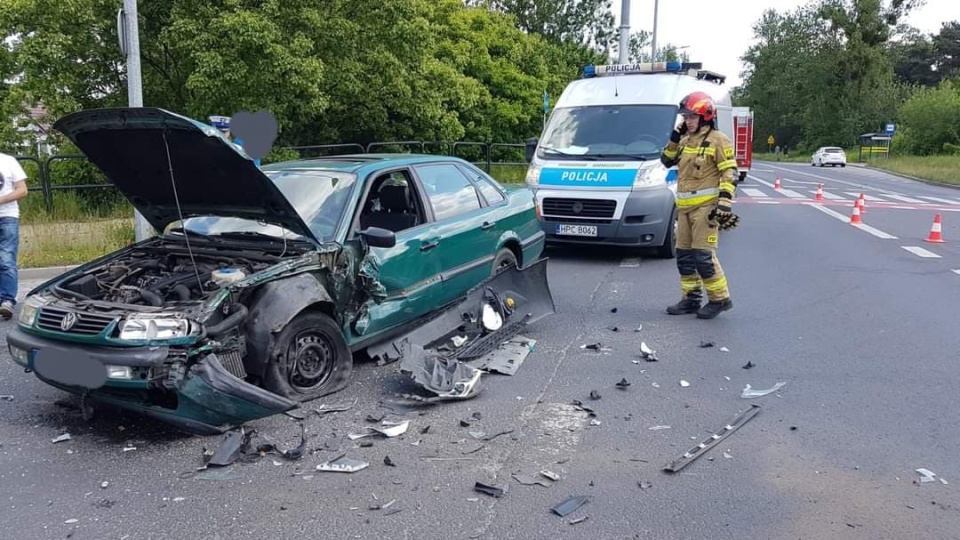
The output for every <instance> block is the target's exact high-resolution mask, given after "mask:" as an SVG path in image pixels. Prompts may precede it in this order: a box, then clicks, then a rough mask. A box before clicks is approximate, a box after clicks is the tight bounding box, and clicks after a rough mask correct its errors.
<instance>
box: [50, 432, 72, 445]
mask: <svg viewBox="0 0 960 540" xmlns="http://www.w3.org/2000/svg"><path fill="white" fill-rule="evenodd" d="M69 440H70V434H69V433H64V434H63V435H60V436H59V437H57V438H55V439H51V441H50V442H52V443H54V444H56V443H58V442H64V441H69Z"/></svg>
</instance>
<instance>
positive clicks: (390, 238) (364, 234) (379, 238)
mask: <svg viewBox="0 0 960 540" xmlns="http://www.w3.org/2000/svg"><path fill="white" fill-rule="evenodd" d="M360 237H361V238H363V241H364V242H366V243H367V245H368V246H370V247H379V248H392V247H393V246H395V245H397V235H396V234H394V233H393V232H392V231H388V230H386V229H381V228H380V227H367V228H366V229H364V230H362V231H360Z"/></svg>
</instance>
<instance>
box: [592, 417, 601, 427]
mask: <svg viewBox="0 0 960 540" xmlns="http://www.w3.org/2000/svg"><path fill="white" fill-rule="evenodd" d="M590 425H591V426H599V425H600V421H599V420H597V419H596V418H594V419H593V420H591V421H590Z"/></svg>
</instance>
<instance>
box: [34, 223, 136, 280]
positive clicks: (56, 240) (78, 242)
mask: <svg viewBox="0 0 960 540" xmlns="http://www.w3.org/2000/svg"><path fill="white" fill-rule="evenodd" d="M134 238H135V233H134V228H133V218H128V219H111V220H102V221H83V222H61V223H56V222H49V223H23V224H21V225H20V253H19V257H18V264H19V266H20V268H37V267H42V266H63V265H72V264H80V263H85V262H87V261H91V260H93V259H96V258H97V257H101V256H103V255H106V254H107V253H110V252H111V251H116V250H118V249H120V248H122V247H124V246H127V245H129V244H131V243H133V241H134Z"/></svg>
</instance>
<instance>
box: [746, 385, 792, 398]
mask: <svg viewBox="0 0 960 540" xmlns="http://www.w3.org/2000/svg"><path fill="white" fill-rule="evenodd" d="M785 384H787V383H785V382H778V383H777V384H775V385H773V388H768V389H766V390H753V389H752V388H751V387H750V385H749V384H748V385H747V387H746V388H744V389H743V392H742V393H741V394H740V397H742V398H744V399H750V398H755V397H763V396H766V395H768V394H772V393H774V392H776V391H777V390H780V389H781V388H783V386H784V385H785Z"/></svg>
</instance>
